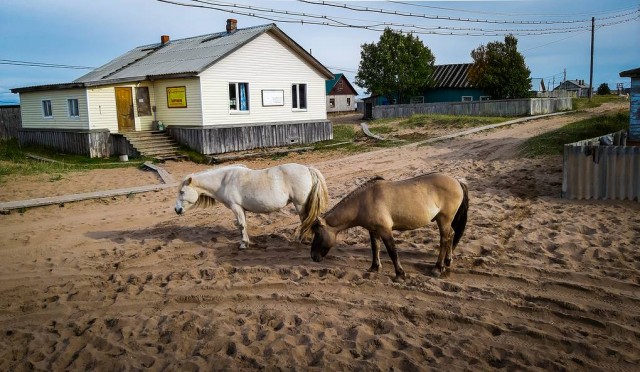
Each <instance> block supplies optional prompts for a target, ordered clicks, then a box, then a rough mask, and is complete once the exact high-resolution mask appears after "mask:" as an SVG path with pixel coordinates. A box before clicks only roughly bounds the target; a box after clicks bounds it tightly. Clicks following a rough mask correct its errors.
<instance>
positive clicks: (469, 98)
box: [462, 96, 473, 102]
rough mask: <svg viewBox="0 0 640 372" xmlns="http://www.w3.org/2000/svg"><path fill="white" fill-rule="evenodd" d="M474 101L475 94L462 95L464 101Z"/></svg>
mask: <svg viewBox="0 0 640 372" xmlns="http://www.w3.org/2000/svg"><path fill="white" fill-rule="evenodd" d="M471 101H473V96H462V102H471Z"/></svg>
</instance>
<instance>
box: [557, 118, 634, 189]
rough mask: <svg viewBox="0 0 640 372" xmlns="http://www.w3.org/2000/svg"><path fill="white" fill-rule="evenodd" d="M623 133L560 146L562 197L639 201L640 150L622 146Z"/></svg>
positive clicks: (624, 133) (624, 143)
mask: <svg viewBox="0 0 640 372" xmlns="http://www.w3.org/2000/svg"><path fill="white" fill-rule="evenodd" d="M626 139H627V131H620V132H616V133H612V134H609V135H606V136H602V137H598V138H591V139H588V140H584V141H579V142H575V143H570V144H567V145H564V160H563V164H562V171H563V176H562V197H563V198H566V199H618V200H639V198H640V147H638V146H626Z"/></svg>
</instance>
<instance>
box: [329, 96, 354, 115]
mask: <svg viewBox="0 0 640 372" xmlns="http://www.w3.org/2000/svg"><path fill="white" fill-rule="evenodd" d="M347 98H349V99H351V102H350V103H351V104H347ZM331 99H333V100H335V107H331V105H330V103H329V102H330V101H331ZM355 109H356V97H355V96H353V95H343V94H341V95H335V96H334V95H332V96H327V112H340V111H354V110H355Z"/></svg>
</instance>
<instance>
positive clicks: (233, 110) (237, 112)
mask: <svg viewBox="0 0 640 372" xmlns="http://www.w3.org/2000/svg"><path fill="white" fill-rule="evenodd" d="M243 84H244V85H245V94H246V100H247V109H246V110H241V109H240V108H239V106H240V102H239V99H238V97H239V96H240V86H241V85H243ZM232 85H233V86H234V95H235V100H236V103H235V106H236V108H231V89H230V88H231V86H232ZM227 88H228V93H227V94H228V96H227V99H228V104H227V108H228V109H229V114H233V115H247V114H249V113H250V112H251V94H250V91H251V88H250V85H249V82H246V81H229V82H228V83H227Z"/></svg>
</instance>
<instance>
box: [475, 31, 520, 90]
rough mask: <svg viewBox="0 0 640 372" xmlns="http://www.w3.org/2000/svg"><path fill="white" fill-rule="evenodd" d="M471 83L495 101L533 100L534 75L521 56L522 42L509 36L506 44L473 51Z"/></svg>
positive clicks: (505, 39)
mask: <svg viewBox="0 0 640 372" xmlns="http://www.w3.org/2000/svg"><path fill="white" fill-rule="evenodd" d="M471 58H473V66H472V67H471V69H470V71H469V81H470V82H471V84H473V85H474V86H475V87H477V88H481V89H484V90H485V91H486V92H487V93H488V94H489V95H491V98H492V99H507V98H524V97H529V94H530V93H529V91H530V89H531V71H530V70H529V68H528V67H527V65H526V64H525V62H524V57H523V56H522V54H520V52H518V39H516V37H515V36H513V35H507V36H505V38H504V43H503V42H500V41H493V42H490V43H488V44H487V45H486V46H484V45H480V46H479V47H478V48H476V49H474V50H473V51H471Z"/></svg>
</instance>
